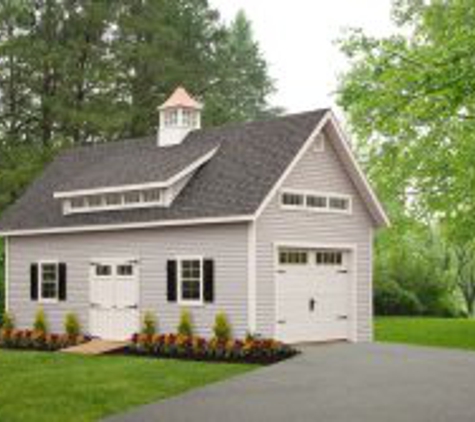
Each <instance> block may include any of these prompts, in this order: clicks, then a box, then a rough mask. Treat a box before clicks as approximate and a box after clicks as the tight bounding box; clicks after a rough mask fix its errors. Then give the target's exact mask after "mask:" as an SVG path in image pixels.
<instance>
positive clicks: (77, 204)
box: [70, 197, 86, 209]
mask: <svg viewBox="0 0 475 422" xmlns="http://www.w3.org/2000/svg"><path fill="white" fill-rule="evenodd" d="M70 205H71V208H73V209H78V208H84V207H85V206H86V201H85V198H83V197H79V198H72V199H71V202H70Z"/></svg>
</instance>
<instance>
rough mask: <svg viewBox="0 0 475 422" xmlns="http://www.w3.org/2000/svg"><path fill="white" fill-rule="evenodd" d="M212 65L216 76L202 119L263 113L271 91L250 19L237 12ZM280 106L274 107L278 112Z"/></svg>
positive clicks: (241, 117)
mask: <svg viewBox="0 0 475 422" xmlns="http://www.w3.org/2000/svg"><path fill="white" fill-rule="evenodd" d="M216 65H217V67H218V70H219V79H218V81H217V82H216V83H215V85H214V87H213V89H212V90H211V91H210V93H209V95H208V98H207V101H206V104H207V105H208V109H207V110H206V111H207V113H206V115H205V118H206V120H207V121H208V122H209V123H211V124H217V123H222V122H227V121H247V120H254V119H258V118H260V117H263V116H264V114H265V112H266V111H267V112H268V114H269V115H272V114H274V113H272V110H271V109H269V107H268V103H267V98H268V96H269V94H271V93H272V92H273V91H274V84H273V81H272V79H271V78H270V77H269V74H268V70H267V63H266V61H265V60H264V58H263V55H262V52H261V51H260V48H259V45H258V43H257V42H256V41H255V39H254V35H253V32H252V25H251V22H250V21H249V20H248V18H247V17H246V15H245V13H244V11H242V10H241V11H240V12H238V14H237V15H236V18H235V19H234V21H233V22H232V23H231V26H230V28H229V30H228V31H227V34H226V37H225V39H224V41H223V43H222V45H221V46H220V49H219V52H218V59H217V62H216ZM279 111H280V110H278V109H275V112H276V113H278V112H279Z"/></svg>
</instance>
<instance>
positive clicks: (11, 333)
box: [0, 330, 90, 352]
mask: <svg viewBox="0 0 475 422" xmlns="http://www.w3.org/2000/svg"><path fill="white" fill-rule="evenodd" d="M89 340H90V338H89V337H87V336H83V335H77V336H69V335H67V334H45V333H42V332H36V331H33V330H1V331H0V348H3V349H15V350H36V351H50V352H54V351H57V350H60V349H65V348H67V347H72V346H77V345H79V344H83V343H86V342H88V341H89Z"/></svg>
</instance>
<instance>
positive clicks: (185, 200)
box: [0, 110, 327, 231]
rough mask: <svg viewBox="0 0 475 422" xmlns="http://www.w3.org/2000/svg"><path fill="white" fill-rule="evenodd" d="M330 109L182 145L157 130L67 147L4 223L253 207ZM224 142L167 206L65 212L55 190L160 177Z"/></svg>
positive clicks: (39, 224)
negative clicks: (160, 139)
mask: <svg viewBox="0 0 475 422" xmlns="http://www.w3.org/2000/svg"><path fill="white" fill-rule="evenodd" d="M326 111H327V110H317V111H314V112H308V113H301V114H295V115H289V116H285V117H281V118H277V119H273V120H268V121H262V122H251V123H244V124H235V125H228V126H223V127H218V128H211V129H204V130H199V131H195V132H192V133H191V134H189V135H188V137H187V138H186V139H185V141H184V142H183V143H182V144H181V145H178V146H173V147H167V148H159V147H157V146H156V143H155V138H154V137H153V138H145V139H142V140H135V141H133V140H129V141H123V142H117V143H108V144H101V145H97V146H91V147H79V148H74V149H72V150H70V151H67V152H65V153H63V154H61V155H60V156H59V157H58V158H57V159H56V160H55V161H54V162H53V163H52V164H51V165H50V166H48V168H47V169H46V170H45V172H44V173H43V175H42V176H41V177H40V178H38V179H37V180H36V181H35V182H34V183H33V184H32V185H31V186H30V187H29V188H28V189H27V191H26V193H25V194H24V195H23V196H22V197H21V198H20V199H19V200H18V201H17V202H16V203H15V204H14V205H13V206H11V207H10V208H9V209H8V210H7V211H6V212H5V213H4V215H3V217H2V219H1V221H0V228H1V229H2V230H7V231H8V230H25V229H40V228H53V227H73V226H84V225H107V224H121V223H135V222H149V221H157V220H170V219H188V218H202V217H223V216H236V215H246V214H252V213H254V212H255V211H256V210H257V208H258V207H259V205H260V204H261V203H262V201H263V200H264V198H265V196H266V195H267V193H268V192H269V191H270V190H271V189H272V187H273V186H274V185H275V183H276V182H277V181H278V179H279V178H280V176H281V175H282V174H283V172H284V171H285V169H286V168H287V167H288V165H289V164H290V162H291V161H292V159H293V158H294V157H295V156H296V154H297V153H298V151H299V150H300V149H301V147H302V145H303V144H304V142H305V141H306V139H307V138H308V136H309V135H310V133H311V132H312V130H313V129H314V128H315V126H316V125H317V124H318V122H319V121H320V119H321V118H322V117H323V116H324V115H325V113H326ZM216 146H219V149H218V151H217V153H216V154H215V155H214V156H213V157H212V158H211V160H210V161H209V162H208V163H207V164H205V165H204V166H202V167H201V168H200V169H199V170H198V171H197V173H196V174H195V175H194V176H193V177H192V179H191V180H190V182H189V183H188V184H187V185H186V187H185V188H184V189H183V190H182V192H181V193H180V195H179V196H178V197H177V198H176V199H175V201H174V202H173V204H172V206H171V207H169V208H145V209H133V210H120V211H119V210H117V211H104V212H95V213H89V214H88V213H84V214H74V215H67V216H64V215H63V214H62V210H61V203H60V201H59V200H58V199H54V198H53V194H54V192H58V191H64V190H75V189H88V188H93V187H105V186H107V187H109V186H114V185H116V186H117V185H127V184H136V183H144V182H151V181H162V180H166V179H168V178H169V177H171V176H173V174H175V173H176V172H177V171H180V170H181V169H182V168H184V167H186V166H187V165H189V164H191V163H192V162H193V161H195V160H197V159H198V158H200V157H201V156H203V155H204V154H206V153H207V152H209V151H211V150H212V149H213V148H215V147H216Z"/></svg>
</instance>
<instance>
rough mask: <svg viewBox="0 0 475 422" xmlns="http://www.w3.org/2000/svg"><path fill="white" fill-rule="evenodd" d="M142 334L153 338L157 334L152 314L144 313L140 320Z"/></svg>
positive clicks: (155, 322)
mask: <svg viewBox="0 0 475 422" xmlns="http://www.w3.org/2000/svg"><path fill="white" fill-rule="evenodd" d="M141 333H142V334H145V335H147V336H153V335H154V334H156V333H157V318H156V317H155V314H154V313H153V312H145V314H144V316H143V319H142V330H141Z"/></svg>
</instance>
